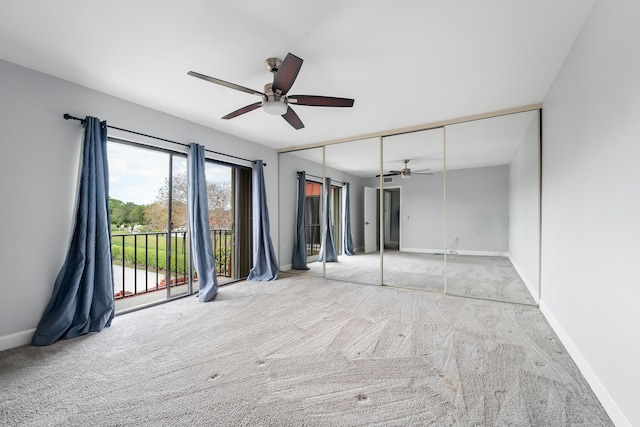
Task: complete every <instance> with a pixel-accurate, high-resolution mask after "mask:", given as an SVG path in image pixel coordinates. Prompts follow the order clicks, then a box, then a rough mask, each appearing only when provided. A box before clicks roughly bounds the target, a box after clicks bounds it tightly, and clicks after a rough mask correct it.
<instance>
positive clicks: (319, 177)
mask: <svg viewBox="0 0 640 427" xmlns="http://www.w3.org/2000/svg"><path fill="white" fill-rule="evenodd" d="M298 172H303V171H298ZM305 174H306V175H307V176H310V177H312V178H318V179H319V180H322V177H321V176H315V175H311V174H310V173H306V172H305ZM327 178H330V179H331V177H329V176H328V177H327ZM331 182H337V183H338V184H343V185H344V184H346V182H342V181H338V180H336V179H331Z"/></svg>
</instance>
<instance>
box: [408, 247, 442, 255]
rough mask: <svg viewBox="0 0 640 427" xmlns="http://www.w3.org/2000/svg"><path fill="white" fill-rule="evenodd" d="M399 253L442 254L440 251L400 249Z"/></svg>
mask: <svg viewBox="0 0 640 427" xmlns="http://www.w3.org/2000/svg"><path fill="white" fill-rule="evenodd" d="M400 252H413V253H416V254H440V255H442V254H444V251H443V250H442V249H427V248H402V247H401V248H400Z"/></svg>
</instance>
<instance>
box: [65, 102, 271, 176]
mask: <svg viewBox="0 0 640 427" xmlns="http://www.w3.org/2000/svg"><path fill="white" fill-rule="evenodd" d="M62 117H63V118H64V119H65V120H77V121H79V122H80V123H82V124H84V119H80V118H78V117H74V116H72V115H71V114H69V113H65V114H64V116H62ZM107 127H109V128H111V129H117V130H121V131H123V132H128V133H134V134H136V135H140V136H146V137H148V138H153V139H157V140H160V141H165V142H170V143H172V144H178V145H182V146H184V147H188V146H189V144H185V143H183V142H178V141H172V140H170V139H164V138H159V137H157V136H153V135H148V134H146V133H141V132H136V131H133V130H129V129H122V128H119V127H115V126H111V125H109V124H107ZM204 151H207V152H209V153H213V154H218V155H220V156H225V157H231V158H234V159H238V160H244V161H245V162H251V163H255V162H256V161H255V160H249V159H245V158H243V157H238V156H233V155H231V154H225V153H220V152H218V151H213V150H207V149H206V148H205V149H204ZM263 165H265V166H267V164H266V163H263Z"/></svg>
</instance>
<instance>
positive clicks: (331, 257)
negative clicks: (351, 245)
mask: <svg viewBox="0 0 640 427" xmlns="http://www.w3.org/2000/svg"><path fill="white" fill-rule="evenodd" d="M324 186H325V202H324V203H325V204H324V205H325V206H326V208H325V218H324V223H325V230H324V239H322V247H321V248H320V254H319V255H318V261H322V254H323V253H324V252H325V248H326V253H327V262H337V261H338V255H337V254H336V245H335V243H334V242H335V241H334V240H333V227H332V226H331V178H329V177H327V178H325V181H324Z"/></svg>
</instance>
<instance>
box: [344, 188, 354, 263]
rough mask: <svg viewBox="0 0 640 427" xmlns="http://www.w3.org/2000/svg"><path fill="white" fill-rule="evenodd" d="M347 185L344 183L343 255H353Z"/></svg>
mask: <svg viewBox="0 0 640 427" xmlns="http://www.w3.org/2000/svg"><path fill="white" fill-rule="evenodd" d="M349 198H350V195H349V183H348V182H345V183H344V245H343V246H344V253H345V255H353V254H354V253H355V252H354V250H353V237H352V236H351V206H350V202H349Z"/></svg>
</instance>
